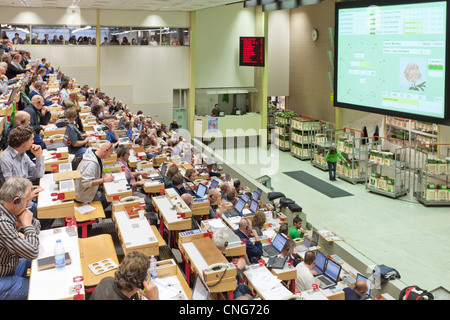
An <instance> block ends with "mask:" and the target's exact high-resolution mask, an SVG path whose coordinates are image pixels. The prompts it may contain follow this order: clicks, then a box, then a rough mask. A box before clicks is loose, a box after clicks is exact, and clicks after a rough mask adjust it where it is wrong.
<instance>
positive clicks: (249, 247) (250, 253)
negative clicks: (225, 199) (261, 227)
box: [234, 218, 263, 264]
mask: <svg viewBox="0 0 450 320" xmlns="http://www.w3.org/2000/svg"><path fill="white" fill-rule="evenodd" d="M234 233H235V234H236V235H237V236H238V237H239V238H240V239H245V246H246V253H247V257H248V259H249V261H250V263H251V264H254V263H258V259H259V257H261V256H262V255H263V247H262V243H261V241H260V240H259V237H258V234H257V233H256V230H253V229H252V221H251V220H249V219H247V218H242V219H241V221H239V229H236V230H234ZM250 237H254V238H255V243H252V241H251V240H250Z"/></svg>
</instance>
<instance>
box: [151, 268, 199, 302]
mask: <svg viewBox="0 0 450 320" xmlns="http://www.w3.org/2000/svg"><path fill="white" fill-rule="evenodd" d="M156 270H157V273H158V280H156V281H155V282H156V286H157V287H158V290H159V299H160V300H190V299H191V296H192V291H191V289H190V288H189V285H188V284H187V282H186V279H185V277H184V275H183V273H182V272H181V270H180V268H179V267H178V265H177V264H176V262H175V261H174V260H173V259H167V260H162V261H157V262H156ZM160 280H162V282H166V283H175V285H172V286H171V288H172V289H166V288H164V286H161V285H160ZM176 291H181V296H179V297H178V298H176V296H177V292H176Z"/></svg>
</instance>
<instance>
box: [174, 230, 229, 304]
mask: <svg viewBox="0 0 450 320" xmlns="http://www.w3.org/2000/svg"><path fill="white" fill-rule="evenodd" d="M197 236H198V237H197ZM178 242H179V248H180V251H181V253H182V254H183V257H184V259H185V274H186V278H189V275H190V271H191V270H192V272H194V274H198V275H199V276H201V277H202V278H203V279H204V280H205V283H206V284H207V285H208V286H211V287H210V291H211V293H217V292H225V291H227V292H228V293H229V295H228V297H229V299H230V298H232V296H233V291H234V290H236V287H237V282H236V275H237V268H236V266H235V265H234V264H233V263H228V262H227V260H226V259H225V257H224V256H223V254H222V253H221V252H220V251H219V249H218V248H217V247H216V246H215V245H214V243H213V242H212V240H211V238H209V237H208V236H204V234H203V233H197V234H195V235H194V237H192V235H190V234H189V232H188V233H187V235H186V236H184V235H181V234H180V237H179V241H178ZM218 262H223V263H224V264H226V265H227V269H226V270H225V274H224V275H223V277H222V274H223V272H224V271H223V270H218V271H213V270H208V266H210V265H211V264H214V263H218ZM220 279H221V280H220Z"/></svg>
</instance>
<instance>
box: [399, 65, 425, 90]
mask: <svg viewBox="0 0 450 320" xmlns="http://www.w3.org/2000/svg"><path fill="white" fill-rule="evenodd" d="M403 74H404V75H405V78H406V80H408V82H410V83H411V87H409V90H414V91H420V90H422V91H425V87H426V85H425V81H424V82H422V83H420V84H416V83H417V82H418V81H419V80H420V78H421V77H422V75H421V73H420V69H419V66H418V65H417V64H408V65H407V66H406V68H405V71H404V72H403Z"/></svg>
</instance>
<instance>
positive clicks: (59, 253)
mask: <svg viewBox="0 0 450 320" xmlns="http://www.w3.org/2000/svg"><path fill="white" fill-rule="evenodd" d="M65 265H66V250H64V246H63V244H62V243H61V239H58V240H56V244H55V268H56V269H62V268H64V267H65Z"/></svg>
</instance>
